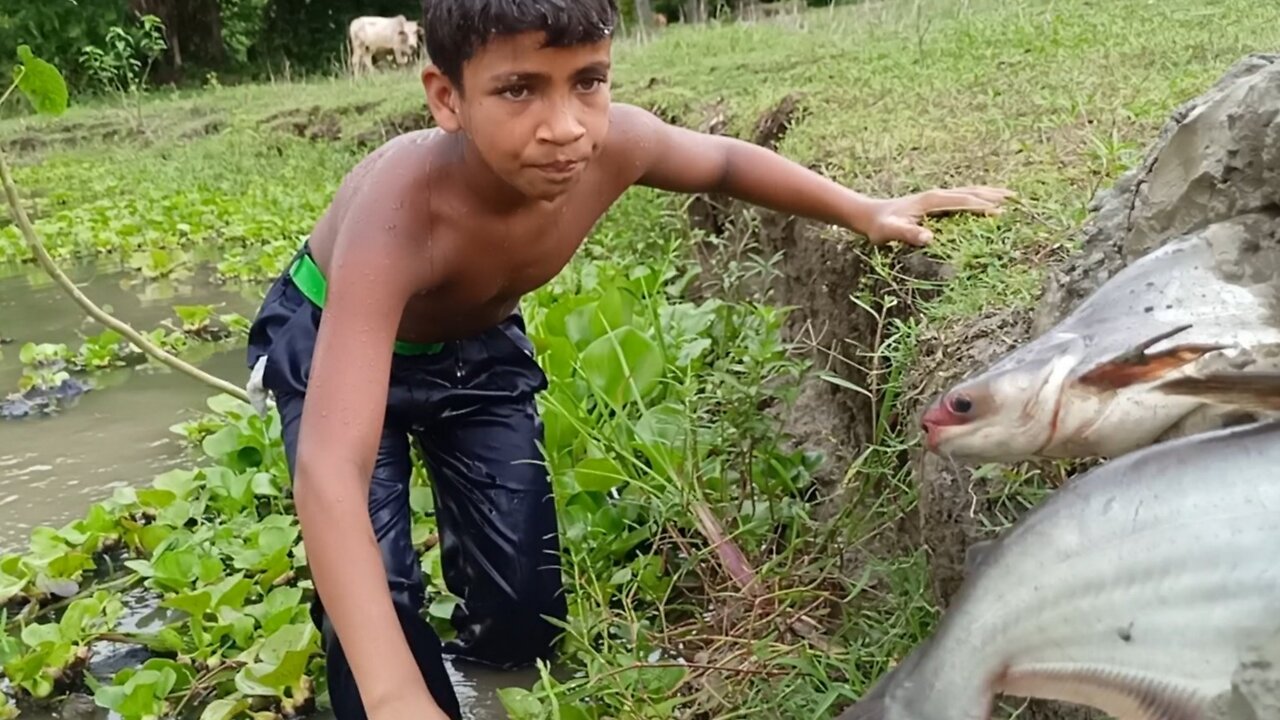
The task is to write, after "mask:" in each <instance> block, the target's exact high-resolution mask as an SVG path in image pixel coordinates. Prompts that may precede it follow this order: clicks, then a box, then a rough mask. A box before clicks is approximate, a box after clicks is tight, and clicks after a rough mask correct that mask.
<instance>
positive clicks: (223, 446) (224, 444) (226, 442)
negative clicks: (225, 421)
mask: <svg viewBox="0 0 1280 720" xmlns="http://www.w3.org/2000/svg"><path fill="white" fill-rule="evenodd" d="M201 447H202V448H203V449H204V451H205V454H207V455H208V456H209V457H211V458H214V459H218V458H222V457H224V456H227V455H230V454H231V453H233V452H236V451H237V450H239V449H240V448H241V443H240V429H239V428H237V427H236V426H234V425H228V426H226V427H224V428H222V429H221V430H219V431H218V432H216V433H214V434H212V435H210V436H209V437H207V438H205V439H204V442H203V443H201Z"/></svg>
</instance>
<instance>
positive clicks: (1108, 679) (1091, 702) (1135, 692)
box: [998, 664, 1211, 720]
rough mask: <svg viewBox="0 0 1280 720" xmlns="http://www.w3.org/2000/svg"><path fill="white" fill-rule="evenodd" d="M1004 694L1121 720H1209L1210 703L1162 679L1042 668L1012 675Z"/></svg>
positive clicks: (1007, 678)
mask: <svg viewBox="0 0 1280 720" xmlns="http://www.w3.org/2000/svg"><path fill="white" fill-rule="evenodd" d="M998 689H999V691H1000V692H1002V693H1006V694H1009V695H1016V696H1018V697H1030V698H1041V699H1045V700H1058V701H1062V702H1068V703H1074V704H1077V705H1086V706H1089V707H1093V708H1096V709H1098V710H1101V711H1103V712H1105V713H1107V714H1108V715H1110V716H1111V717H1114V718H1118V719H1119V720H1205V719H1206V717H1207V709H1208V705H1209V702H1210V700H1211V698H1209V697H1205V696H1204V695H1203V694H1202V693H1200V692H1198V691H1197V690H1195V689H1193V688H1190V687H1187V686H1184V685H1178V684H1177V683H1174V682H1171V681H1169V680H1165V679H1161V678H1153V677H1149V676H1143V675H1139V674H1137V673H1129V672H1125V671H1123V670H1116V669H1112V668H1100V667H1091V666H1080V665H1053V664H1039V665H1031V666H1025V667H1020V668H1017V667H1015V668H1012V669H1010V670H1009V671H1007V672H1006V673H1005V675H1004V677H1003V678H1002V680H1001V682H1000V683H999V686H998Z"/></svg>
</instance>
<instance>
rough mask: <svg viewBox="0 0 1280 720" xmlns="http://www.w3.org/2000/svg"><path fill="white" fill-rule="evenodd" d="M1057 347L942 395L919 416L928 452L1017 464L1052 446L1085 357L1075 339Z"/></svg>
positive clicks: (1004, 364) (1004, 365)
mask: <svg viewBox="0 0 1280 720" xmlns="http://www.w3.org/2000/svg"><path fill="white" fill-rule="evenodd" d="M1052 347H1056V348H1058V350H1059V352H1049V353H1043V352H1042V353H1037V354H1036V355H1033V356H1029V357H1023V358H1016V359H1011V360H1013V361H1007V362H1002V363H1000V364H999V365H997V366H995V367H993V368H992V369H991V370H990V371H988V372H985V373H983V374H981V375H978V376H977V377H975V378H973V379H970V380H966V381H964V382H962V383H960V384H958V385H956V386H954V387H952V388H951V389H949V390H947V391H946V392H944V393H942V394H941V395H939V396H938V397H937V398H936V399H934V401H933V402H932V403H930V405H929V406H928V407H927V408H926V409H925V411H924V413H923V414H922V415H921V416H920V425H921V427H922V429H923V430H924V446H925V448H926V449H927V450H928V451H929V452H932V453H934V454H936V455H941V456H944V457H948V458H951V459H953V460H957V461H969V462H1016V461H1018V460H1024V459H1027V458H1030V457H1033V456H1035V455H1036V454H1037V453H1038V452H1040V450H1041V449H1042V448H1044V447H1046V446H1047V445H1049V444H1050V443H1051V442H1052V440H1053V437H1054V433H1055V432H1056V429H1057V419H1058V418H1057V416H1058V410H1059V407H1060V402H1059V401H1060V398H1061V397H1062V394H1063V393H1064V391H1065V389H1066V388H1065V384H1066V381H1067V378H1068V377H1069V375H1070V371H1071V369H1072V368H1074V367H1076V366H1077V364H1078V362H1079V357H1080V354H1079V353H1078V352H1075V351H1074V349H1075V348H1077V347H1078V343H1077V342H1075V341H1074V340H1073V339H1072V338H1070V337H1067V338H1062V339H1061V340H1060V341H1059V342H1057V343H1055V344H1053V345H1052Z"/></svg>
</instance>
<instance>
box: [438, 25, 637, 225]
mask: <svg viewBox="0 0 1280 720" xmlns="http://www.w3.org/2000/svg"><path fill="white" fill-rule="evenodd" d="M543 38H544V36H543V34H542V33H541V32H527V33H520V34H517V35H502V36H496V37H494V38H493V39H491V40H490V41H489V42H488V43H487V44H486V45H484V46H483V47H482V48H480V49H479V50H478V51H477V52H476V53H475V55H473V56H472V58H471V59H470V60H468V61H467V62H466V64H465V65H464V66H463V71H462V86H463V91H464V92H463V93H459V92H458V90H457V88H455V87H453V85H452V83H450V82H449V81H448V80H447V79H445V78H444V77H443V76H442V75H440V74H439V72H438V71H437V70H435V69H434V68H428V69H427V71H426V72H425V73H424V75H423V81H424V84H425V86H426V88H427V95H428V100H429V102H430V104H431V111H432V113H433V114H434V115H435V118H436V122H437V123H438V124H439V125H440V127H441V128H443V129H444V130H446V131H449V132H455V131H458V130H463V131H465V132H466V133H467V136H468V137H469V138H470V139H471V141H472V142H473V143H474V144H475V146H476V148H477V149H478V151H479V153H480V155H481V157H483V158H484V160H485V162H486V163H488V165H489V167H490V168H492V170H493V171H494V172H495V173H496V174H497V175H498V176H499V177H501V178H502V179H503V180H505V181H506V182H507V183H509V184H510V185H512V186H513V187H515V188H516V189H517V190H518V191H520V192H521V193H523V194H524V195H526V196H528V197H531V198H537V199H542V200H550V199H554V198H556V197H558V196H560V195H562V194H564V193H565V192H567V191H568V190H569V189H570V188H571V187H573V185H574V184H575V183H576V182H577V181H578V179H579V178H581V177H582V174H583V172H584V171H585V169H586V167H587V164H588V163H589V162H590V161H591V159H592V158H594V157H595V155H596V154H597V153H598V152H599V150H600V148H601V146H602V144H603V143H604V138H605V134H606V133H607V132H608V130H609V104H610V95H609V68H610V50H611V42H610V41H609V40H604V41H602V42H599V43H594V44H590V45H579V46H575V47H567V48H550V47H543V46H542V43H543Z"/></svg>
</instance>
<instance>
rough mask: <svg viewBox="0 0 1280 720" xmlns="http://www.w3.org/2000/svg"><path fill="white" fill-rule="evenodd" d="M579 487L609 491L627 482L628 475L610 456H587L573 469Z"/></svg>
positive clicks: (595, 490)
mask: <svg viewBox="0 0 1280 720" xmlns="http://www.w3.org/2000/svg"><path fill="white" fill-rule="evenodd" d="M573 478H574V480H576V481H577V482H578V487H580V488H582V489H583V490H589V491H594V492H607V491H609V490H612V489H613V488H615V487H617V486H619V485H621V484H622V483H623V482H626V480H627V475H626V473H624V472H622V468H620V467H618V463H616V462H614V461H613V460H611V459H609V458H603V457H597V458H587V459H586V460H583V461H582V462H580V463H578V466H577V467H575V468H574V469H573Z"/></svg>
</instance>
